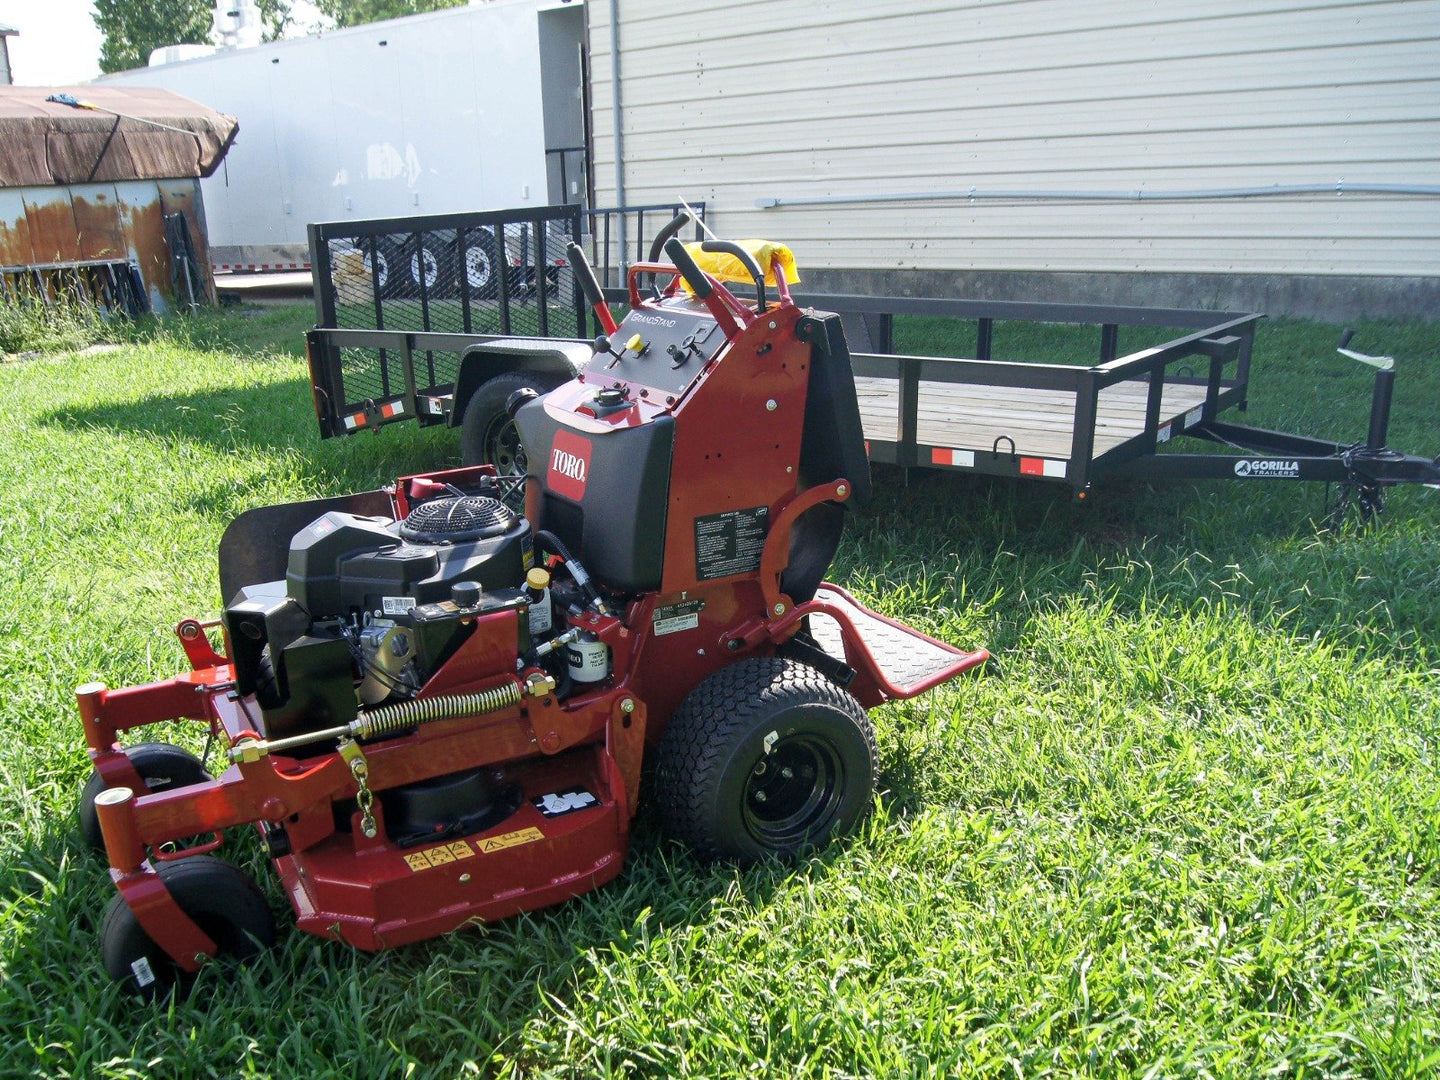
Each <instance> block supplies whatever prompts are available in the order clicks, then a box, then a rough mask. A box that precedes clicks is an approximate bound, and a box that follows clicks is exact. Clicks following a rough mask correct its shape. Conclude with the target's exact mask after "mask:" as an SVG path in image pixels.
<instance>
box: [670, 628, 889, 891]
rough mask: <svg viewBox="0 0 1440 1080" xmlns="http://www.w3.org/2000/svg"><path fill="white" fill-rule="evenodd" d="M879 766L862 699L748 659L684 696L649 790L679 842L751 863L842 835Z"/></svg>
mask: <svg viewBox="0 0 1440 1080" xmlns="http://www.w3.org/2000/svg"><path fill="white" fill-rule="evenodd" d="M875 769H876V752H875V733H874V730H873V729H872V728H871V726H870V720H869V717H867V716H866V715H865V710H864V709H862V708H861V707H860V703H859V702H857V701H856V700H855V699H854V698H853V697H851V696H850V694H848V693H847V692H846V691H844V690H842V689H841V688H840V687H838V686H836V685H835V684H834V683H833V682H831V681H830V680H828V679H826V678H825V677H824V676H823V675H821V674H820V673H819V672H818V671H816V670H815V669H814V668H811V667H808V666H806V665H805V664H801V663H798V662H796V661H794V660H789V659H785V658H783V657H755V658H751V659H746V660H741V661H740V662H739V663H736V664H732V665H731V666H730V667H727V668H722V669H721V670H720V671H717V672H716V673H715V674H713V675H711V676H710V677H709V678H708V679H706V680H705V681H704V682H702V683H701V684H700V685H699V686H697V687H696V688H695V689H694V690H692V691H691V692H690V694H689V695H688V696H687V697H686V698H685V701H684V703H683V704H682V705H681V706H680V708H679V709H678V710H677V711H676V713H675V715H674V716H673V717H672V718H671V720H670V723H669V725H668V726H667V727H666V729H665V734H664V735H663V736H662V738H661V740H660V746H659V749H658V753H657V761H656V769H655V794H656V798H657V802H658V804H659V806H660V810H661V814H662V815H663V822H664V825H665V828H666V829H667V831H669V832H670V833H671V834H672V835H674V836H675V837H676V838H677V839H680V840H682V841H684V842H685V843H686V844H688V845H689V846H690V847H692V848H693V849H695V851H696V852H698V853H699V854H701V855H706V856H711V857H721V858H731V859H736V860H739V861H741V862H753V861H755V860H758V859H763V858H766V857H770V856H779V857H782V858H783V857H785V856H788V855H792V854H795V853H796V852H799V851H802V850H805V849H807V848H813V847H817V846H819V845H821V844H823V843H825V842H826V841H827V840H829V839H831V838H832V837H834V836H838V835H841V834H843V833H845V832H848V831H849V830H850V829H851V828H852V827H853V826H854V825H855V823H856V822H857V821H858V820H859V819H860V817H861V816H862V815H863V814H864V813H865V811H866V809H867V808H868V807H869V805H870V799H871V796H872V794H873V792H874V790H875Z"/></svg>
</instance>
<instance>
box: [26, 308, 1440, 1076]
mask: <svg viewBox="0 0 1440 1080" xmlns="http://www.w3.org/2000/svg"><path fill="white" fill-rule="evenodd" d="M309 319H310V313H309V310H308V309H307V308H305V307H303V306H302V307H297V308H293V309H276V310H270V311H266V312H264V313H259V314H256V313H252V312H249V311H245V312H241V313H238V314H232V315H228V316H224V317H206V318H197V319H193V320H182V321H177V322H172V323H168V324H163V325H160V324H151V325H148V326H147V327H144V328H142V329H141V330H140V331H139V332H137V334H136V337H135V340H134V341H133V342H131V343H129V344H127V345H126V346H125V347H124V348H122V349H120V350H118V351H115V352H111V353H105V354H90V355H84V356H77V355H72V354H46V355H43V356H41V357H38V358H34V359H30V360H27V361H23V362H18V363H7V364H4V365H0V393H3V396H4V399H5V400H6V402H7V404H8V406H9V408H8V410H7V412H8V416H7V427H6V432H5V438H4V440H3V442H0V460H3V469H4V475H5V476H6V477H7V479H8V488H9V495H10V498H11V504H10V509H9V511H8V512H7V514H6V515H4V517H3V518H0V674H3V678H0V717H3V723H4V726H3V729H0V730H3V736H4V737H3V741H0V814H3V816H4V818H5V820H6V822H7V825H6V828H5V829H3V830H0V913H3V914H0V1075H4V1076H10V1075H15V1076H23V1075H38V1076H53V1077H87V1078H89V1077H145V1076H251V1075H254V1076H273V1077H292V1076H305V1077H330V1076H334V1077H379V1076H395V1077H402V1076H406V1075H415V1076H447V1077H448V1076H467V1075H475V1076H489V1075H501V1076H524V1077H542V1076H600V1075H615V1076H629V1075H636V1076H655V1077H661V1076H776V1077H790V1076H837V1077H839V1076H936V1077H945V1076H985V1077H1019V1076H1023V1077H1040V1076H1052V1075H1066V1076H1068V1075H1089V1076H1114V1075H1123V1076H1132V1075H1133V1076H1155V1077H1163V1076H1194V1077H1210V1076H1223V1077H1255V1076H1261V1075H1275V1076H1292V1077H1300V1076H1307V1077H1308V1076H1328V1077H1387V1078H1389V1077H1421V1076H1429V1075H1436V1073H1437V1071H1440V1056H1437V1050H1436V1048H1437V1046H1440V895H1437V893H1440V888H1437V886H1440V881H1437V874H1440V780H1437V764H1440V762H1437V749H1440V557H1437V556H1440V541H1437V535H1440V529H1437V525H1440V495H1437V493H1435V492H1430V491H1424V490H1415V491H1404V492H1397V493H1395V494H1394V495H1393V497H1392V498H1391V500H1390V508H1389V510H1388V511H1387V514H1386V515H1385V519H1384V520H1383V521H1382V523H1381V526H1380V527H1379V528H1378V529H1375V530H1373V531H1369V532H1364V533H1355V532H1351V533H1345V534H1343V535H1338V536H1336V535H1320V534H1317V532H1316V531H1315V529H1314V527H1313V524H1312V521H1313V520H1314V519H1317V518H1319V517H1321V516H1323V510H1324V504H1323V492H1321V491H1319V490H1318V489H1314V488H1307V487H1304V486H1302V485H1295V484H1289V485H1286V484H1277V485H1273V486H1267V485H1259V484H1254V485H1245V484H1241V483H1228V484H1219V483H1215V484H1208V483H1206V484H1169V485H1164V486H1156V487H1153V488H1152V487H1146V486H1142V485H1136V486H1130V487H1126V488H1122V489H1115V490H1109V491H1102V492H1099V493H1097V494H1096V495H1095V497H1094V498H1092V499H1091V500H1090V501H1088V502H1087V503H1085V504H1077V503H1074V502H1072V501H1070V500H1069V499H1068V497H1067V496H1066V494H1065V493H1064V489H1062V488H1059V487H1049V486H1044V485H1022V484H1011V483H1001V482H990V481H985V480H983V479H976V478H967V477H964V476H961V475H958V474H919V473H917V474H914V475H913V476H912V477H911V478H910V480H909V483H908V484H907V483H905V482H904V478H903V477H902V476H901V474H900V473H898V472H895V471H891V470H877V477H876V478H877V481H878V489H877V490H878V495H877V498H876V500H875V503H874V504H873V505H872V507H871V508H870V509H869V510H868V511H866V512H865V513H864V514H862V515H861V516H860V517H859V518H858V520H856V521H855V522H854V524H853V527H852V529H851V530H850V532H849V533H848V534H847V538H846V541H845V543H844V545H843V546H842V549H841V555H840V558H839V560H838V562H837V565H836V567H835V570H834V573H833V574H832V577H833V578H834V579H835V580H837V581H839V582H841V583H842V584H845V585H846V586H847V587H849V588H851V589H852V590H853V591H855V592H856V593H857V594H859V595H860V597H861V598H862V599H864V600H865V601H866V602H868V603H870V604H872V605H873V606H875V607H877V608H878V609H880V610H881V611H884V612H886V613H888V614H891V615H894V616H897V617H899V618H903V619H906V620H909V621H911V622H913V623H915V624H916V625H918V626H920V627H921V628H923V629H925V630H927V631H929V632H931V633H934V634H937V635H940V636H942V637H945V638H947V639H949V640H952V641H955V642H957V643H960V644H965V645H979V644H983V645H985V646H987V647H988V648H990V649H991V651H992V652H993V653H994V654H995V655H996V657H997V660H998V662H997V665H996V670H995V671H993V672H991V673H990V674H988V675H986V676H984V677H978V678H971V679H966V680H964V681H961V682H959V683H957V684H953V685H950V686H947V687H944V688H942V689H941V690H939V691H937V692H935V693H932V694H930V695H927V696H926V697H923V698H921V699H919V700H917V701H914V702H910V703H905V704H901V705H894V706H887V707H885V708H883V709H881V710H878V711H877V713H875V714H874V718H875V721H876V725H877V730H878V733H879V738H880V746H881V755H882V763H881V765H882V775H881V782H882V787H883V791H882V793H881V795H880V797H879V798H878V799H877V803H876V808H875V812H874V813H873V815H872V816H871V817H870V819H869V820H868V822H867V823H866V825H865V826H864V828H863V830H862V831H861V833H860V834H859V835H858V836H856V837H854V838H853V839H851V840H850V841H848V842H845V843H841V844H836V845H833V846H831V847H830V848H828V849H826V850H825V851H823V852H821V853H819V854H818V855H816V856H814V857H812V858H810V859H808V860H806V861H804V862H802V863H800V864H799V865H797V866H785V867H781V866H762V867H757V868H752V869H748V870H738V869H736V868H733V867H729V866H708V865H704V864H701V863H699V862H697V861H696V860H695V859H693V858H692V857H691V856H690V855H689V854H687V853H686V852H685V851H684V850H682V849H679V848H677V847H674V846H672V845H670V844H667V843H666V842H665V840H664V839H663V837H662V836H661V834H660V831H659V828H658V825H657V823H656V821H655V820H653V818H652V817H651V815H650V814H649V813H648V812H644V811H642V813H641V816H640V818H639V820H638V822H637V827H636V835H635V841H634V845H633V850H632V853H631V856H630V861H629V864H628V865H627V867H626V869H625V871H624V873H623V874H622V876H621V877H620V879H619V880H618V881H616V882H615V883H613V884H612V885H609V886H607V887H605V888H603V889H601V890H599V891H597V892H595V893H592V894H589V895H587V896H585V897H582V898H580V899H578V900H575V901H572V902H570V903H568V904H564V905H561V906H559V907H555V908H552V909H549V910H546V911H542V912H537V913H534V914H531V915H527V916H523V917H520V918H517V919H512V920H508V921H506V922H503V923H500V924H497V925H493V926H489V927H485V928H483V929H477V930H474V931H468V932H464V933H460V934H456V935H452V936H450V937H447V938H443V939H439V940H435V941H432V942H428V943H425V944H422V945H418V946H412V947H407V948H401V949H397V950H393V951H390V952H388V953H384V954H379V955H375V956H370V955H364V954H358V953H354V952H351V951H349V950H347V949H345V948H344V947H342V946H340V945H337V944H334V943H327V942H323V941H320V940H318V939H315V938H311V937H308V936H305V935H301V934H299V933H297V932H295V931H294V930H293V929H292V928H290V926H289V922H288V918H287V917H286V916H287V913H288V906H287V905H286V903H285V900H284V898H283V897H282V896H281V894H280V892H279V890H278V888H277V886H276V884H275V881H274V878H273V875H271V874H270V873H269V871H268V868H267V866H266V865H265V862H264V860H263V858H262V857H261V856H260V855H259V852H258V850H257V845H256V843H255V842H254V839H253V837H251V836H250V835H248V834H243V835H242V834H240V833H237V834H236V835H235V836H234V838H233V839H231V840H229V841H228V842H227V847H226V853H227V855H229V857H231V858H234V859H235V860H237V861H238V862H240V863H241V864H242V865H243V866H245V867H246V868H247V869H248V870H250V872H252V873H253V874H255V875H256V876H257V878H258V879H259V880H260V881H261V882H262V884H263V885H264V887H265V888H266V890H267V893H268V895H269V897H270V899H271V902H272V904H273V905H274V907H275V909H276V911H277V913H279V914H280V922H281V926H282V930H281V936H280V942H279V945H278V947H277V948H276V949H275V950H274V951H273V952H272V953H271V954H269V955H267V956H266V957H265V958H264V959H263V960H262V961H261V962H259V963H257V964H254V965H252V966H251V967H250V968H248V969H245V970H241V971H230V970H225V969H222V968H211V969H207V970H206V971H205V972H204V973H202V975H201V977H200V979H199V982H198V984H197V987H196V990H195V992H194V993H193V994H192V995H191V996H190V997H189V998H188V999H183V1000H177V1001H174V1002H173V1003H169V1004H163V1005H161V1006H158V1007H139V1006H136V1005H134V1004H132V1003H130V1002H129V1001H127V1000H126V999H124V998H122V997H121V996H120V994H119V992H118V990H117V988H115V987H114V986H112V985H111V984H110V982H109V980H108V978H107V977H106V975H105V973H104V971H103V969H102V968H101V965H100V959H99V945H98V924H99V919H100V917H101V914H102V913H103V911H104V908H105V905H106V903H107V902H108V900H109V897H110V895H111V892H112V889H111V886H110V884H109V881H108V878H107V876H106V874H105V871H104V868H103V867H102V866H100V865H97V863H96V862H95V860H93V859H91V858H89V857H87V856H86V855H85V854H84V853H83V852H82V851H81V849H80V846H79V842H78V838H77V836H76V834H75V828H74V824H73V820H72V818H71V817H70V816H69V815H70V809H71V806H72V805H73V799H74V796H75V793H76V792H77V790H78V788H79V786H80V784H81V783H82V782H83V780H84V777H85V775H86V771H87V765H86V762H85V756H84V752H83V749H82V747H83V740H82V739H81V738H80V733H79V724H78V720H77V717H76V714H75V709H74V702H73V697H72V689H73V687H74V686H75V685H77V684H79V683H82V682H85V681H87V680H89V679H93V678H102V679H104V680H105V681H106V682H108V683H109V684H110V685H112V686H119V685H124V684H129V683H134V682H139V681H144V680H150V679H158V678H165V677H169V676H170V675H173V674H174V673H175V672H176V671H178V670H179V669H180V668H181V666H182V664H183V660H182V657H181V654H180V650H179V649H178V647H177V645H176V643H175V640H174V636H173V633H172V631H171V630H170V629H169V627H171V626H173V625H174V624H175V623H176V622H177V621H178V620H180V619H181V618H183V617H185V616H188V615H192V614H198V615H204V614H208V613H211V612H214V611H215V609H216V606H217V600H218V597H217V596H216V589H217V586H216V572H215V551H216V545H217V543H218V540H219V537H220V533H221V531H222V530H223V528H224V527H225V525H226V523H227V522H228V521H229V519H230V518H231V517H233V516H234V515H235V514H236V513H238V512H240V511H241V510H244V509H246V508H248V507H251V506H256V505H262V504H266V503H273V502H277V501H282V500H291V499H297V498H304V497H307V496H315V495H320V494H333V493H338V492H342V491H349V490H362V489H366V488H370V487H373V486H375V485H376V484H378V483H381V482H384V481H385V480H386V479H387V478H393V477H394V476H396V475H400V474H403V473H406V472H410V471H416V470H419V469H425V468H433V467H436V466H442V465H445V464H449V463H453V462H455V460H456V458H457V451H456V444H455V439H454V435H453V433H450V432H447V431H444V430H443V429H440V430H437V429H427V430H425V431H421V430H420V429H418V428H416V427H415V426H414V425H403V424H397V425H394V426H392V427H389V428H387V429H386V430H385V431H384V433H383V434H381V435H379V436H378V437H372V436H368V435H362V436H357V437H354V438H350V439H343V440H330V441H321V440H320V439H319V438H318V437H317V435H316V433H315V422H314V416H313V413H312V412H311V407H310V399H309V394H308V391H307V378H306V373H305V371H304V362H303V360H302V359H300V352H301V331H302V330H303V328H304V326H306V325H307V324H308V322H309ZM901 330H902V332H903V333H904V334H907V335H911V340H917V341H918V343H919V345H924V343H925V339H927V336H928V340H929V342H930V344H931V346H932V347H933V348H934V350H935V351H939V352H946V351H952V352H962V353H963V352H964V351H965V349H966V348H968V345H966V344H965V341H966V340H967V339H965V338H961V339H959V342H956V341H955V340H953V339H951V338H949V337H948V336H946V334H945V333H943V332H942V331H941V330H940V329H937V328H935V327H925V326H913V327H911V326H902V328H901ZM1050 333H1051V331H1041V332H1040V334H1041V336H1045V335H1046V334H1050ZM1337 333H1338V330H1337V328H1335V327H1329V326H1320V325H1316V324H1309V323H1298V322H1295V323H1284V322H1271V323H1267V324H1262V326H1261V329H1260V332H1259V334H1260V336H1259V348H1258V349H1257V357H1256V363H1255V372H1254V379H1253V389H1252V409H1251V412H1250V416H1249V419H1250V421H1251V422H1255V423H1260V424H1262V425H1271V426H1283V427H1288V428H1292V429H1295V430H1301V431H1308V432H1311V433H1314V434H1330V435H1334V436H1335V437H1337V438H1349V437H1355V438H1358V437H1360V436H1361V435H1363V432H1364V424H1365V409H1366V402H1367V400H1368V381H1367V380H1366V379H1365V376H1364V373H1363V372H1361V371H1358V370H1354V369H1353V368H1354V366H1353V365H1351V364H1350V363H1349V362H1348V361H1344V360H1341V359H1339V358H1336V357H1334V354H1333V352H1332V351H1331V350H1332V349H1333V346H1334V341H1335V338H1336V336H1337ZM902 340H906V339H905V338H903V337H902ZM999 340H1003V339H999ZM1069 342H1070V339H1068V338H1066V337H1065V336H1064V335H1063V334H1062V335H1060V337H1059V338H1058V339H1056V341H1052V342H1051V343H1050V344H1049V345H1048V346H1047V348H1050V349H1052V350H1054V349H1057V348H1059V349H1061V350H1062V351H1064V350H1068V349H1069V348H1070V343H1069ZM1129 344H1130V342H1129V341H1127V340H1126V339H1125V338H1124V337H1123V336H1122V348H1124V347H1127V346H1129ZM1356 345H1357V347H1360V348H1362V349H1366V350H1367V351H1373V352H1390V351H1393V352H1394V353H1395V354H1396V355H1397V356H1398V357H1399V358H1400V359H1401V362H1402V367H1401V374H1400V387H1401V392H1400V395H1399V398H1398V400H1397V402H1396V415H1395V422H1394V425H1393V430H1394V439H1393V441H1394V443H1395V445H1397V446H1400V447H1402V448H1405V449H1408V450H1412V451H1417V452H1420V451H1424V452H1427V453H1430V454H1434V453H1436V452H1437V451H1440V431H1437V428H1436V425H1435V420H1434V416H1435V407H1436V405H1437V403H1440V325H1427V324H1405V325H1401V326H1380V325H1367V326H1364V327H1361V333H1360V336H1358V337H1357V339H1356ZM903 347H905V348H911V347H916V346H911V345H905V346H903ZM1080 347H1081V349H1082V350H1083V352H1084V354H1085V355H1086V356H1088V355H1089V353H1090V352H1091V351H1093V350H1094V349H1095V348H1096V343H1095V342H1094V341H1092V340H1091V339H1090V338H1089V337H1086V338H1085V339H1084V340H1083V341H1082V342H1081V343H1080ZM997 355H1000V353H999V352H998V351H997ZM1045 355H1046V354H1045V353H1044V352H1043V351H1042V353H1041V354H1040V355H1036V356H1027V357H1022V358H1033V359H1040V358H1043V357H1044V356H1045ZM1057 358H1058V357H1057ZM167 737H178V738H180V739H182V740H187V741H188V742H189V744H190V745H192V747H193V748H194V749H197V750H198V749H199V748H200V745H201V743H200V741H199V740H196V739H195V738H194V734H193V733H180V734H178V736H177V735H176V734H175V733H171V734H170V735H169V736H167Z"/></svg>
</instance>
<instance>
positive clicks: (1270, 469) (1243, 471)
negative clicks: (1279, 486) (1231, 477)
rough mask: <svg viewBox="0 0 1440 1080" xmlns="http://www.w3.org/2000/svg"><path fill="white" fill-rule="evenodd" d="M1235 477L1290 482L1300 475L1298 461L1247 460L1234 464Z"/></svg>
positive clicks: (1279, 459) (1276, 459) (1273, 459)
mask: <svg viewBox="0 0 1440 1080" xmlns="http://www.w3.org/2000/svg"><path fill="white" fill-rule="evenodd" d="M1235 475H1236V476H1240V477H1247V476H1258V477H1261V478H1264V479H1276V480H1280V479H1284V480H1290V479H1293V478H1294V477H1297V476H1299V475H1300V463H1299V462H1298V461H1286V460H1285V459H1283V458H1249V459H1241V460H1240V461H1237V462H1236V463H1235Z"/></svg>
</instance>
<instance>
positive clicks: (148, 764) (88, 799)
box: [76, 742, 210, 855]
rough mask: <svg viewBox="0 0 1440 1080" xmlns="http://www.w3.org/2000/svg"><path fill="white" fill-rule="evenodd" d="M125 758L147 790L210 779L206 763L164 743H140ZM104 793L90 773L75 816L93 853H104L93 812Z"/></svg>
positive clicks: (96, 775) (102, 784)
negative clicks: (96, 802) (133, 767)
mask: <svg viewBox="0 0 1440 1080" xmlns="http://www.w3.org/2000/svg"><path fill="white" fill-rule="evenodd" d="M125 756H126V757H128V758H129V759H130V763H131V764H132V765H134V766H135V771H136V772H138V773H139V774H140V779H142V780H144V781H145V787H146V788H147V789H148V790H150V791H167V790H169V789H171V788H181V787H188V786H189V785H190V784H198V783H199V782H200V781H202V780H209V779H210V774H209V773H208V772H207V771H206V770H205V763H204V762H203V761H201V760H200V759H199V758H198V757H196V756H195V755H194V754H192V753H190V751H189V750H185V749H183V748H182V747H179V746H172V745H171V744H170V743H164V742H143V743H136V744H135V745H134V746H127V747H125ZM104 790H105V781H104V780H102V779H101V778H100V774H99V773H91V774H90V779H89V780H87V781H85V786H84V787H83V788H82V789H81V790H80V801H79V803H78V805H77V806H76V815H77V816H78V817H79V819H80V835H81V836H82V837H84V838H85V843H86V844H88V845H89V846H90V848H91V850H92V851H98V852H100V853H101V854H102V855H103V854H104V853H105V835H104V833H102V832H101V831H100V816H99V814H97V813H96V812H95V796H97V795H99V794H100V792H102V791H104Z"/></svg>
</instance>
